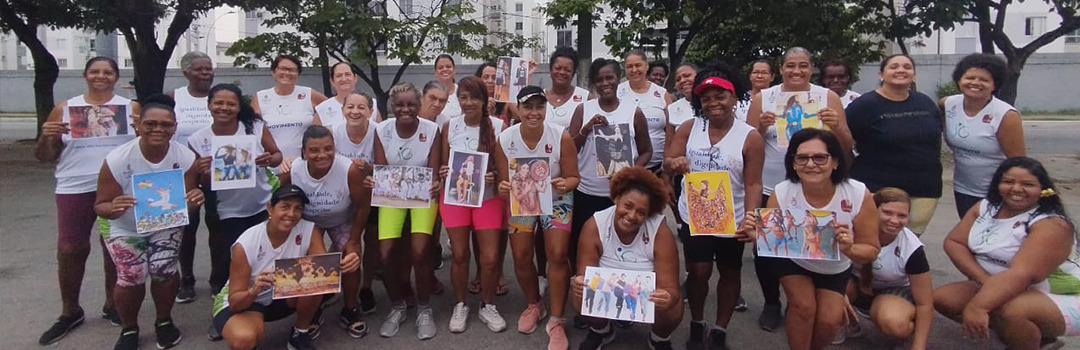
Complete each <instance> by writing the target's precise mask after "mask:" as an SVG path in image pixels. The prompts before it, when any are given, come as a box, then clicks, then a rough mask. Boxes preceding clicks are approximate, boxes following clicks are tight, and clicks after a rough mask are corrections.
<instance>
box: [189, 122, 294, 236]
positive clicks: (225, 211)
mask: <svg viewBox="0 0 1080 350" xmlns="http://www.w3.org/2000/svg"><path fill="white" fill-rule="evenodd" d="M238 123H239V122H238ZM265 125H266V124H264V123H263V122H261V121H256V122H255V123H254V124H253V125H252V128H251V129H252V135H253V136H254V137H255V140H256V141H255V150H254V151H255V154H263V153H264V152H266V150H265V149H263V145H262V137H263V130H264V129H263V128H264V127H265ZM237 135H247V131H246V130H245V129H244V125H243V124H240V125H238V128H237V129H236V133H235V134H233V135H221V136H237ZM213 139H214V130H213V129H212V126H207V127H205V128H202V130H199V131H196V132H195V133H194V134H191V136H190V137H188V147H191V149H193V150H195V155H196V156H198V157H210V156H212V155H213V154H214V152H213V151H214V150H213ZM270 176H271V174H270V173H268V171H267V169H266V168H260V169H258V170H256V171H255V187H251V188H238V189H232V190H219V191H214V194H215V195H216V197H217V202H216V203H215V204H216V206H217V213H218V216H219V217H220V218H221V219H233V218H246V217H249V216H253V215H255V214H258V213H261V212H263V211H265V210H266V203H270V192H271V188H272V187H271V185H270ZM274 181H277V178H276V177H275V178H274Z"/></svg>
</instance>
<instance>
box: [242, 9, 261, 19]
mask: <svg viewBox="0 0 1080 350" xmlns="http://www.w3.org/2000/svg"><path fill="white" fill-rule="evenodd" d="M256 12H258V11H244V18H246V19H255V13H256Z"/></svg>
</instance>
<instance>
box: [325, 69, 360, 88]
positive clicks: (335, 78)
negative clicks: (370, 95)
mask: <svg viewBox="0 0 1080 350" xmlns="http://www.w3.org/2000/svg"><path fill="white" fill-rule="evenodd" d="M332 74H333V75H331V76H330V84H331V85H333V86H334V91H335V92H337V94H338V95H343V94H347V93H350V92H353V91H354V90H356V74H354V73H353V71H352V67H349V65H348V64H338V65H336V66H334V71H333V72H332Z"/></svg>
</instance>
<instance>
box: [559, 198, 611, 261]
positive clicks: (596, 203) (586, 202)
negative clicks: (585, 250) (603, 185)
mask: <svg viewBox="0 0 1080 350" xmlns="http://www.w3.org/2000/svg"><path fill="white" fill-rule="evenodd" d="M614 205H615V202H612V201H611V198H608V197H598V196H592V195H588V194H585V193H582V192H581V191H578V190H574V215H573V217H572V218H571V220H570V228H571V229H570V250H569V253H570V272H571V274H574V273H577V252H578V238H580V237H581V228H582V227H585V222H586V221H589V218H591V217H592V216H593V214H595V213H596V212H598V211H601V210H604V209H607V208H610V207H611V206H614Z"/></svg>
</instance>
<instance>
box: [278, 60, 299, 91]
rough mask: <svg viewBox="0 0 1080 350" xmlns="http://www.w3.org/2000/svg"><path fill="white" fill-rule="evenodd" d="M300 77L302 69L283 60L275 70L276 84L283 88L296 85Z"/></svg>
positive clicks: (290, 61) (289, 61)
mask: <svg viewBox="0 0 1080 350" xmlns="http://www.w3.org/2000/svg"><path fill="white" fill-rule="evenodd" d="M299 76H300V67H299V66H297V65H296V63H295V62H293V61H292V60H288V59H283V60H281V61H279V62H278V65H277V68H274V82H275V83H277V84H278V85H281V86H293V85H296V78H298V77H299Z"/></svg>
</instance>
